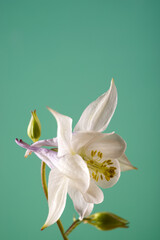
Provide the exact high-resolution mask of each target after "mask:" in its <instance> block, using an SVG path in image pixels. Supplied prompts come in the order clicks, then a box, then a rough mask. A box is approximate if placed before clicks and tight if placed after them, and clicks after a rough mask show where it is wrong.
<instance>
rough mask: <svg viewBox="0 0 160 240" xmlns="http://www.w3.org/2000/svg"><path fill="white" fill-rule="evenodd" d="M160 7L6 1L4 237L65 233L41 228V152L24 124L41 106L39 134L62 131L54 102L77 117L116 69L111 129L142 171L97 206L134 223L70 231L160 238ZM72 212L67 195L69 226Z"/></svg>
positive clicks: (1, 40) (2, 30) (2, 27)
mask: <svg viewBox="0 0 160 240" xmlns="http://www.w3.org/2000/svg"><path fill="white" fill-rule="evenodd" d="M159 12H160V1H156V0H154V1H153V0H150V1H149V0H148V1H147V0H145V1H143V0H138V1H136V0H134V1H130V0H128V1H127V0H126V1H124V0H122V1H120V0H119V1H118V0H117V1H114V0H111V1H108V0H106V1H102V0H99V1H98V0H97V1H93V0H90V1H87V0H85V1H82V0H81V1H53V0H52V1H51V0H50V1H49V0H45V1H42V0H37V1H34V0H32V1H31V0H28V1H24V0H21V1H18V0H14V1H8V0H1V1H0V90H1V94H0V105H1V114H0V119H1V124H0V133H1V144H0V146H1V166H0V169H1V173H0V185H1V186H0V239H5V240H9V239H17V240H19V239H23V240H29V239H39V240H40V239H45V240H47V239H61V235H60V233H59V230H58V228H57V226H56V224H55V225H53V226H51V227H49V228H48V229H46V230H44V231H43V232H41V231H40V228H41V226H42V225H43V223H44V221H45V220H46V217H47V213H48V206H47V202H46V199H45V197H44V194H43V190H42V187H41V179H40V161H39V159H38V158H37V157H36V156H35V155H34V154H32V155H31V156H30V157H29V158H27V159H25V158H24V157H23V156H24V152H25V151H24V149H21V148H20V147H18V146H17V145H16V144H15V142H14V139H15V138H16V137H18V138H22V139H23V140H24V141H27V142H28V143H31V140H30V139H29V138H28V137H27V134H26V129H27V126H28V123H29V120H30V116H31V115H30V111H31V110H34V109H36V110H37V114H38V116H39V119H40V121H41V125H42V136H41V139H46V138H52V137H54V136H56V121H55V120H54V118H53V116H51V114H50V113H49V112H48V110H47V109H46V106H50V107H52V108H53V109H55V110H57V111H59V112H60V113H63V114H66V115H68V116H71V117H72V118H73V120H74V121H73V123H74V125H75V124H76V122H77V121H78V119H79V117H80V115H81V113H82V111H83V110H84V109H85V107H86V106H87V105H88V104H89V103H90V102H91V101H93V100H94V99H96V98H97V97H98V96H100V95H101V94H102V93H103V92H105V91H107V89H108V88H109V85H110V80H111V78H112V77H114V79H115V83H116V86H117V89H118V97H119V98H118V106H117V109H116V112H115V115H114V117H113V118H112V121H111V122H110V125H109V127H108V129H107V130H106V132H111V131H116V133H118V134H119V135H121V136H122V137H123V138H124V139H125V141H126V142H127V144H128V145H127V156H128V158H129V160H130V161H131V162H132V163H133V165H135V166H137V167H138V171H128V172H124V173H122V175H121V178H120V180H119V182H118V183H117V184H116V185H115V186H114V187H113V188H111V189H106V190H104V195H105V200H104V202H103V203H102V204H100V205H97V206H95V208H94V212H97V211H110V212H113V213H115V214H117V215H119V216H121V217H123V218H125V219H127V220H129V222H130V228H129V229H116V230H113V231H108V232H101V231H98V230H97V229H95V228H93V227H92V226H87V225H83V224H82V225H80V226H79V227H78V228H77V229H76V230H75V231H74V232H73V233H72V234H71V235H70V237H69V239H70V240H72V239H77V240H78V239H98V238H99V239H112V240H114V239H123V240H128V239H129V240H132V239H134V240H135V239H145V240H150V239H155V240H156V239H159V238H160V231H159V213H160V210H159V194H160V190H159V186H160V184H159V169H160V159H159V150H158V148H159V120H160V114H159V87H160V80H159V76H160V66H159V62H160V27H159V23H160V14H159ZM73 215H76V213H75V210H74V208H73V205H72V202H71V200H70V199H69V197H68V199H67V205H66V208H65V211H64V213H63V215H62V218H61V219H62V222H63V224H64V227H65V228H67V227H68V226H69V224H70V223H71V222H72V217H73ZM76 216H77V215H76Z"/></svg>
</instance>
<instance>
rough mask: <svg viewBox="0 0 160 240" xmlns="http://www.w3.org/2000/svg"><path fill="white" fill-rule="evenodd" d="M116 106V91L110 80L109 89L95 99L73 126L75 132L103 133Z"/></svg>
mask: <svg viewBox="0 0 160 240" xmlns="http://www.w3.org/2000/svg"><path fill="white" fill-rule="evenodd" d="M116 106H117V89H116V86H115V84H114V81H113V79H112V81H111V85H110V89H109V90H108V91H107V92H106V93H104V94H103V95H101V96H100V97H99V98H97V99H96V100H95V101H94V102H92V103H91V104H89V106H88V107H87V108H86V109H85V110H84V112H83V113H82V115H81V117H80V120H79V121H78V123H77V125H76V126H75V129H74V132H77V131H97V132H102V131H104V130H105V129H106V128H107V126H108V124H109V122H110V120H111V118H112V115H113V114H114V111H115V109H116Z"/></svg>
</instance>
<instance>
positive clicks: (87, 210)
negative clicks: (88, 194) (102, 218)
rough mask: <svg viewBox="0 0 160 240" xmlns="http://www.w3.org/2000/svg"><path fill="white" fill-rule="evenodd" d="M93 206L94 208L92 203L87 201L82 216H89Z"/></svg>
mask: <svg viewBox="0 0 160 240" xmlns="http://www.w3.org/2000/svg"><path fill="white" fill-rule="evenodd" d="M93 208H94V204H93V203H88V206H87V209H86V211H85V213H84V217H87V216H89V215H90V214H91V212H92V210H93Z"/></svg>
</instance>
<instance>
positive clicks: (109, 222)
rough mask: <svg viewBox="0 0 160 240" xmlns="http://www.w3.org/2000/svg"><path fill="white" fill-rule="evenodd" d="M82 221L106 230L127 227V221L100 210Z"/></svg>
mask: <svg viewBox="0 0 160 240" xmlns="http://www.w3.org/2000/svg"><path fill="white" fill-rule="evenodd" d="M83 222H84V223H89V224H91V225H93V226H95V227H96V228H98V229H99V230H103V231H107V230H112V229H115V228H128V226H127V224H128V221H127V220H125V219H123V218H121V217H119V216H117V215H115V214H113V213H109V212H100V213H95V214H93V215H90V216H89V217H87V218H84V219H83Z"/></svg>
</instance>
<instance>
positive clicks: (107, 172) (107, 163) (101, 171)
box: [82, 150, 117, 182]
mask: <svg viewBox="0 0 160 240" xmlns="http://www.w3.org/2000/svg"><path fill="white" fill-rule="evenodd" d="M82 157H83V159H84V160H85V161H86V163H87V166H88V168H89V170H90V176H91V177H92V178H93V179H94V180H95V181H97V182H98V181H99V180H100V181H104V180H105V179H106V180H107V181H110V179H111V178H113V177H114V176H115V175H116V169H117V168H116V167H113V166H111V165H113V164H114V163H113V162H112V160H110V159H108V160H104V161H103V162H102V158H103V153H102V152H100V151H99V152H98V153H97V150H96V151H94V150H92V151H91V158H89V157H87V156H86V155H84V156H82Z"/></svg>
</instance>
